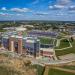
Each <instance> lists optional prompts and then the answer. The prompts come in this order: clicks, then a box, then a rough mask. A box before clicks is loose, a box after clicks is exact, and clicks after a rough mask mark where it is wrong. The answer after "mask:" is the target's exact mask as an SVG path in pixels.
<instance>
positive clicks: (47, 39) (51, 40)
mask: <svg viewBox="0 0 75 75" xmlns="http://www.w3.org/2000/svg"><path fill="white" fill-rule="evenodd" d="M39 39H40V43H41V44H53V41H54V39H51V38H45V37H41V38H39Z"/></svg>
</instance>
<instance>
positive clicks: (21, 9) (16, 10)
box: [10, 8, 30, 12]
mask: <svg viewBox="0 0 75 75" xmlns="http://www.w3.org/2000/svg"><path fill="white" fill-rule="evenodd" d="M10 10H11V11H14V12H30V9H28V8H11V9H10Z"/></svg>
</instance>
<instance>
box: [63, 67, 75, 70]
mask: <svg viewBox="0 0 75 75" xmlns="http://www.w3.org/2000/svg"><path fill="white" fill-rule="evenodd" d="M62 68H65V69H70V70H75V66H63V67H62Z"/></svg>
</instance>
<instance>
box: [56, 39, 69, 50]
mask: <svg viewBox="0 0 75 75" xmlns="http://www.w3.org/2000/svg"><path fill="white" fill-rule="evenodd" d="M69 46H70V44H69V41H68V40H67V39H63V40H61V41H60V45H59V47H55V49H62V48H66V47H69Z"/></svg>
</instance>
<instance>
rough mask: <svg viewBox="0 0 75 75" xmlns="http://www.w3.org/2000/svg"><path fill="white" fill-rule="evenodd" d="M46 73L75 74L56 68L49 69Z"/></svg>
mask: <svg viewBox="0 0 75 75" xmlns="http://www.w3.org/2000/svg"><path fill="white" fill-rule="evenodd" d="M48 75H75V74H73V73H69V72H64V71H60V70H56V69H49V73H48Z"/></svg>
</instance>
